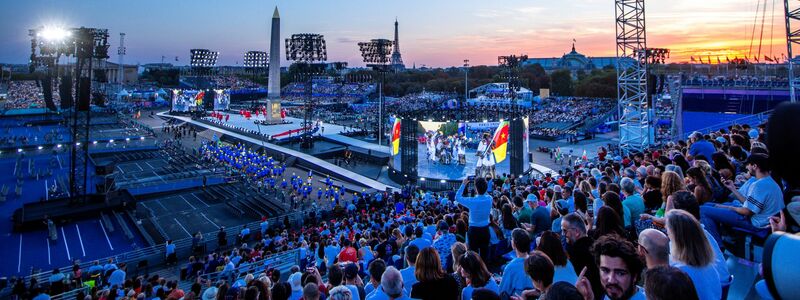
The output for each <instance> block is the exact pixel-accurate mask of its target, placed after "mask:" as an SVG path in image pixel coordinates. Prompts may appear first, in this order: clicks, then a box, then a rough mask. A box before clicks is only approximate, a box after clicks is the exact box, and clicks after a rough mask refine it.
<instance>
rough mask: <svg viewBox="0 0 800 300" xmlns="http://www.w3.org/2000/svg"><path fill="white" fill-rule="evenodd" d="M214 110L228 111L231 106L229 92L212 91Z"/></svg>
mask: <svg viewBox="0 0 800 300" xmlns="http://www.w3.org/2000/svg"><path fill="white" fill-rule="evenodd" d="M214 92H215V93H214V110H216V111H221V110H228V107H229V106H230V104H231V93H230V90H214Z"/></svg>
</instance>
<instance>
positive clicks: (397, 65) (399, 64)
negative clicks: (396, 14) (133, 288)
mask: <svg viewBox="0 0 800 300" xmlns="http://www.w3.org/2000/svg"><path fill="white" fill-rule="evenodd" d="M405 68H406V66H405V65H404V64H403V57H402V56H400V37H399V35H398V33H397V19H395V20H394V50H393V51H392V69H393V70H395V71H402V70H404V69H405Z"/></svg>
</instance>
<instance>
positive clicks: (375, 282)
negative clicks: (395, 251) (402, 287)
mask: <svg viewBox="0 0 800 300" xmlns="http://www.w3.org/2000/svg"><path fill="white" fill-rule="evenodd" d="M368 270H369V284H366V285H365V286H364V291H366V292H367V297H370V296H371V295H372V294H373V292H374V291H376V290H377V288H378V286H380V285H381V275H383V272H385V271H386V263H385V262H384V261H383V259H380V258H377V259H375V260H373V261H372V262H371V263H369V267H368Z"/></svg>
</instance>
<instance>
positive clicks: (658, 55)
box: [645, 48, 669, 65]
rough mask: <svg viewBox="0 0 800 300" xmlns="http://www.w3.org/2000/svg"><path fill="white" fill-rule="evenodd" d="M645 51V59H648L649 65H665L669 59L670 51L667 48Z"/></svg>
mask: <svg viewBox="0 0 800 300" xmlns="http://www.w3.org/2000/svg"><path fill="white" fill-rule="evenodd" d="M645 51H646V52H645V59H647V64H650V65H653V64H660V65H663V64H665V63H666V62H667V58H669V49H666V48H647V50H645Z"/></svg>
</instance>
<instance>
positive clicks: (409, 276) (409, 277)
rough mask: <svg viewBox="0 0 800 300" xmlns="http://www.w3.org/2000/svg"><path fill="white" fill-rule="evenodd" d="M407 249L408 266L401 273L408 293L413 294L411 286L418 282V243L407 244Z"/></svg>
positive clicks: (406, 259)
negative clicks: (416, 273)
mask: <svg viewBox="0 0 800 300" xmlns="http://www.w3.org/2000/svg"><path fill="white" fill-rule="evenodd" d="M405 249H406V251H405V261H406V264H407V265H408V267H407V268H405V269H402V270H400V274H401V275H403V283H404V284H405V291H406V295H411V287H412V286H413V285H414V284H415V283H417V277H416V275H415V272H416V267H415V265H416V264H417V255H419V248H418V247H417V246H416V245H413V244H411V245H408V246H406V248H405Z"/></svg>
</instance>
